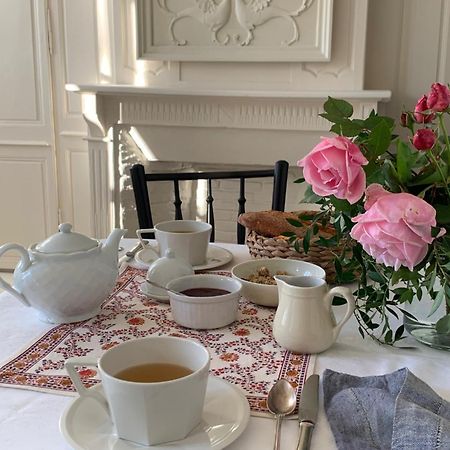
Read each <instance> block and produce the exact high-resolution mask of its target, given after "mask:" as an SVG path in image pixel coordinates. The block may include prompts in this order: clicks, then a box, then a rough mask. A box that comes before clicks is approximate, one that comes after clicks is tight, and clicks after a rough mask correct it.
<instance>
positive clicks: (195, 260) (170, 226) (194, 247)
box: [136, 220, 212, 266]
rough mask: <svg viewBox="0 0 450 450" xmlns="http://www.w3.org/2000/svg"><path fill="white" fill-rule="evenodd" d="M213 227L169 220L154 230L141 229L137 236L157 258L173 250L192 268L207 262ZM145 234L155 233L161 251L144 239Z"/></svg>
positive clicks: (189, 221) (193, 221) (198, 223)
mask: <svg viewBox="0 0 450 450" xmlns="http://www.w3.org/2000/svg"><path fill="white" fill-rule="evenodd" d="M211 231H212V226H211V225H210V224H209V223H206V222H199V221H196V220H169V221H167V222H161V223H158V224H156V225H155V226H154V228H141V229H139V230H136V234H137V236H138V238H139V240H140V241H141V243H142V247H143V248H149V249H151V250H153V251H154V252H155V253H156V254H157V257H160V256H164V254H165V253H166V251H167V250H168V249H171V250H173V252H174V253H175V256H176V257H177V258H183V259H185V260H186V261H187V262H188V263H189V264H191V265H192V266H200V265H202V264H205V262H206V254H207V251H208V244H209V238H210V236H211ZM143 233H155V239H156V241H157V243H158V247H159V251H157V250H156V248H155V247H153V246H152V245H151V244H149V243H145V242H144V240H143V239H142V234H143Z"/></svg>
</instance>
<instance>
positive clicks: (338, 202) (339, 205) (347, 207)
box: [330, 195, 352, 212]
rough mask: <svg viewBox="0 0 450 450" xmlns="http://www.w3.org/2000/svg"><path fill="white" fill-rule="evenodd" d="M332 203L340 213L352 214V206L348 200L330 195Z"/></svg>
mask: <svg viewBox="0 0 450 450" xmlns="http://www.w3.org/2000/svg"><path fill="white" fill-rule="evenodd" d="M330 201H331V203H332V204H333V206H334V207H335V208H336V209H337V210H338V211H345V212H350V211H351V210H352V205H351V204H350V203H349V202H348V201H347V200H343V199H340V198H336V197H335V196H334V195H330Z"/></svg>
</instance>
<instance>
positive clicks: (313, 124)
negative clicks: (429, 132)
mask: <svg viewBox="0 0 450 450" xmlns="http://www.w3.org/2000/svg"><path fill="white" fill-rule="evenodd" d="M322 103H323V99H317V100H300V101H298V102H291V101H286V100H264V99H258V100H256V101H252V100H242V99H240V100H239V101H233V100H232V99H224V100H222V101H220V100H217V99H214V100H200V99H185V98H182V97H180V98H177V99H175V98H174V99H164V98H161V97H160V96H159V97H154V98H152V97H147V98H145V99H134V98H131V97H130V98H128V99H126V100H125V101H123V103H122V104H121V108H120V111H121V115H120V122H121V123H124V124H133V125H167V126H186V127H193V126H194V127H225V128H237V129H264V130H305V131H317V130H328V129H329V122H327V121H326V120H325V119H323V118H322V117H320V116H319V113H320V112H322V109H323V106H322ZM363 105H364V108H363ZM354 107H355V113H356V114H357V115H362V114H365V113H366V112H367V108H369V111H370V110H371V109H376V107H377V101H376V100H374V101H370V102H364V103H361V104H360V103H358V102H356V103H355V102H354Z"/></svg>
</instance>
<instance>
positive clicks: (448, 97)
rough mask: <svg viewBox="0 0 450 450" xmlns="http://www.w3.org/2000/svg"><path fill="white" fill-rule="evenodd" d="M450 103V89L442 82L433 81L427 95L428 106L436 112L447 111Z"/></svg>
mask: <svg viewBox="0 0 450 450" xmlns="http://www.w3.org/2000/svg"><path fill="white" fill-rule="evenodd" d="M449 104H450V89H449V88H448V87H447V86H446V85H445V84H441V83H433V84H432V85H431V91H430V92H429V93H428V95H427V107H428V109H432V110H433V111H436V112H441V111H445V110H446V109H447V108H448V105H449Z"/></svg>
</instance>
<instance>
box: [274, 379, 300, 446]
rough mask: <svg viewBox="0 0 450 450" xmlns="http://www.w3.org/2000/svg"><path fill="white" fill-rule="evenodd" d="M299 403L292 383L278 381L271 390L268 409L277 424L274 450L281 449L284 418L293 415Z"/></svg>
mask: <svg viewBox="0 0 450 450" xmlns="http://www.w3.org/2000/svg"><path fill="white" fill-rule="evenodd" d="M296 403H297V396H296V394H295V389H294V388H293V387H292V385H291V383H289V381H287V380H286V379H284V378H281V379H280V380H278V381H277V382H276V383H275V384H274V385H273V386H272V388H271V389H270V391H269V395H268V397H267V407H268V408H269V411H270V412H271V413H272V414H273V415H274V416H275V417H276V419H277V423H276V428H275V442H274V446H273V448H274V450H278V449H279V448H280V431H281V421H282V420H283V417H284V416H286V415H288V414H291V413H292V412H293V411H294V409H295V405H296Z"/></svg>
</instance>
